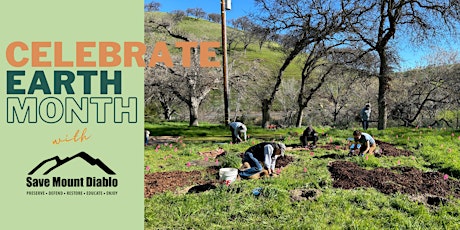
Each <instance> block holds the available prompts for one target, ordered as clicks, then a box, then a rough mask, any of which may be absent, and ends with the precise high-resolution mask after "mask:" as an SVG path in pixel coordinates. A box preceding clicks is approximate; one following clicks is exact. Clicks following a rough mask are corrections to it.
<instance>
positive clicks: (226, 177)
mask: <svg viewBox="0 0 460 230" xmlns="http://www.w3.org/2000/svg"><path fill="white" fill-rule="evenodd" d="M237 176H238V169H236V168H221V169H220V170H219V179H220V180H221V181H222V182H223V183H226V184H231V183H232V182H233V181H235V180H236V177H237Z"/></svg>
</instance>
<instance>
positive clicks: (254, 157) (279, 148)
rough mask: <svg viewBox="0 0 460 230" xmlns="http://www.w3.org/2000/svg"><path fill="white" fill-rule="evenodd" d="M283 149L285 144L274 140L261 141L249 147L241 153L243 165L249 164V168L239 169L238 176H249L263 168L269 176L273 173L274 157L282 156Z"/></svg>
mask: <svg viewBox="0 0 460 230" xmlns="http://www.w3.org/2000/svg"><path fill="white" fill-rule="evenodd" d="M285 150H286V145H284V144H283V143H274V142H262V143H259V144H257V145H254V146H252V147H250V148H249V149H247V150H246V152H245V153H244V155H243V165H244V164H249V168H247V169H245V170H240V172H239V175H240V177H242V178H248V177H251V176H252V175H254V174H257V173H260V172H262V171H263V170H264V168H265V169H266V170H267V171H268V174H269V175H270V176H273V175H275V174H274V173H275V172H274V171H275V165H276V159H277V158H278V157H280V156H284V152H285ZM259 161H260V162H263V165H264V167H262V165H261V163H260V162H259Z"/></svg>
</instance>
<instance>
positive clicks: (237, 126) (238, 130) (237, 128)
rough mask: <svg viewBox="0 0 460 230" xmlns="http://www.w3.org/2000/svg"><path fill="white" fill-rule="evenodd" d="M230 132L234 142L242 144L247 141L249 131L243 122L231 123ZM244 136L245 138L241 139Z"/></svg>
mask: <svg viewBox="0 0 460 230" xmlns="http://www.w3.org/2000/svg"><path fill="white" fill-rule="evenodd" d="M230 131H231V132H232V142H233V143H235V144H236V143H240V142H243V141H246V132H247V131H248V129H247V128H246V125H244V124H243V123H241V122H232V123H230ZM241 136H243V138H241Z"/></svg>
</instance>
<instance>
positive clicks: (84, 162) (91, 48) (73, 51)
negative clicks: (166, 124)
mask: <svg viewBox="0 0 460 230" xmlns="http://www.w3.org/2000/svg"><path fill="white" fill-rule="evenodd" d="M0 9H1V10H0V11H1V12H0V17H1V27H0V28H1V29H2V36H1V42H0V55H1V56H0V76H1V78H2V79H3V81H2V83H1V84H0V97H1V99H0V108H1V109H0V111H1V112H0V135H1V138H0V139H1V140H2V144H1V145H0V149H1V150H0V153H1V155H2V160H1V162H2V167H1V174H0V175H1V183H2V186H1V196H0V199H1V203H2V213H8V215H7V218H5V220H2V221H1V222H0V229H141V228H143V206H144V204H143V195H142V194H143V190H142V188H143V177H142V175H143V144H142V143H143V120H144V118H143V103H144V94H143V68H144V65H145V63H144V59H143V55H144V53H145V46H144V45H143V3H142V2H140V1H117V2H113V1H107V0H103V1H97V2H94V1H88V0H83V1H78V2H72V1H57V0H45V1H39V2H36V1H27V2H13V1H7V2H2V3H1V7H0Z"/></svg>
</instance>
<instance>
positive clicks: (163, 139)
mask: <svg viewBox="0 0 460 230" xmlns="http://www.w3.org/2000/svg"><path fill="white" fill-rule="evenodd" d="M180 140H181V137H180V136H150V137H149V141H148V144H147V145H157V144H164V143H171V142H179V141H180Z"/></svg>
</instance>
